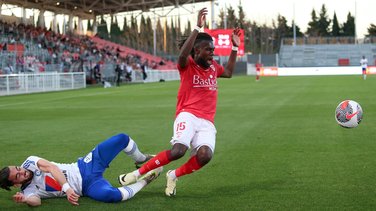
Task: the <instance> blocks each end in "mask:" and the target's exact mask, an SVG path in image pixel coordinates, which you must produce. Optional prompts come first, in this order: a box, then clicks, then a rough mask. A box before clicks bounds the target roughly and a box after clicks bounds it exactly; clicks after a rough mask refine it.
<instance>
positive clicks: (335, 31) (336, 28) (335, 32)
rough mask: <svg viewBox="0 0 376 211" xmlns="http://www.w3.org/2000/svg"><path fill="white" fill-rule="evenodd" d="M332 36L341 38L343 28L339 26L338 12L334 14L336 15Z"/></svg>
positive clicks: (334, 16)
mask: <svg viewBox="0 0 376 211" xmlns="http://www.w3.org/2000/svg"><path fill="white" fill-rule="evenodd" d="M331 34H332V36H334V37H338V36H341V28H340V27H339V24H338V19H337V14H336V12H334V15H333V25H332V32H331Z"/></svg>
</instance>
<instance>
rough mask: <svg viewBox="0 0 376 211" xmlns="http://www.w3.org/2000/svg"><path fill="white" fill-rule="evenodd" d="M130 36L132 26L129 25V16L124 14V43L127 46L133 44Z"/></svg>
mask: <svg viewBox="0 0 376 211" xmlns="http://www.w3.org/2000/svg"><path fill="white" fill-rule="evenodd" d="M129 36H130V28H129V26H128V21H127V17H125V16H124V23H123V37H124V41H123V43H124V44H125V45H126V46H131V41H130V39H129Z"/></svg>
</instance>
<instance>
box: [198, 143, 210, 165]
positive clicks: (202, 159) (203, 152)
mask: <svg viewBox="0 0 376 211" xmlns="http://www.w3.org/2000/svg"><path fill="white" fill-rule="evenodd" d="M196 156H197V161H198V162H199V164H200V165H201V166H204V165H206V164H207V163H209V161H210V160H211V159H212V157H213V152H212V150H211V149H210V148H209V147H208V146H202V147H200V149H199V150H198V151H197V154H196Z"/></svg>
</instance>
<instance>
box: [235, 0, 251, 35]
mask: <svg viewBox="0 0 376 211" xmlns="http://www.w3.org/2000/svg"><path fill="white" fill-rule="evenodd" d="M238 17H239V19H238V20H237V24H236V25H237V26H238V27H240V28H241V29H245V28H246V27H247V26H246V25H248V24H247V22H246V20H245V19H246V15H245V12H244V9H243V6H242V4H241V1H239V6H238Z"/></svg>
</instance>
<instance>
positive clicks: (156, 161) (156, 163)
mask: <svg viewBox="0 0 376 211" xmlns="http://www.w3.org/2000/svg"><path fill="white" fill-rule="evenodd" d="M170 153H171V151H170V150H165V151H163V152H160V153H159V154H157V155H156V156H155V157H154V158H152V159H150V160H149V161H148V162H147V163H145V164H144V165H143V166H141V168H139V169H138V172H139V173H140V174H141V175H143V174H145V173H147V172H149V171H151V170H153V169H156V168H158V167H160V166H164V165H166V164H168V163H170V162H171V161H170V160H169V159H168V158H169V156H170ZM201 167H202V166H201V165H200V164H199V163H198V161H197V156H193V157H191V158H190V159H189V160H188V162H186V163H184V164H183V165H182V166H180V167H179V168H177V169H176V170H175V175H176V177H181V176H183V175H186V174H190V173H192V172H194V171H197V170H199V169H200V168H201Z"/></svg>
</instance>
